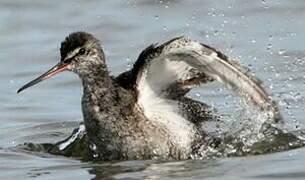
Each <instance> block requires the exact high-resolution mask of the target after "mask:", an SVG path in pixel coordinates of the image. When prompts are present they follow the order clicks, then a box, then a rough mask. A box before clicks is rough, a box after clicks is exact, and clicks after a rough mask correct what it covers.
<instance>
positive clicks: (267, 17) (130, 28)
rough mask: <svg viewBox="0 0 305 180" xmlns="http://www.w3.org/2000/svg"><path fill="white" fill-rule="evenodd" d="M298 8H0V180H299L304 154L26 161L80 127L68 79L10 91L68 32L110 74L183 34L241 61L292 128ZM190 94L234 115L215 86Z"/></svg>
mask: <svg viewBox="0 0 305 180" xmlns="http://www.w3.org/2000/svg"><path fill="white" fill-rule="evenodd" d="M304 19H305V2H303V1H300V0H290V1H285V0H260V1H250V0H224V1H213V0H188V1H186V0H185V1H183V0H126V1H110V0H105V1H98V0H90V1H80V0H78V1H74V0H71V1H60V0H53V1H34V0H28V1H22V0H15V1H10V0H1V1H0V59H1V63H0V92H1V95H0V102H1V103H0V122H1V123H0V179H28V178H29V179H31V178H36V179H37V178H38V179H63V178H64V177H65V178H66V177H71V178H74V179H91V178H96V179H99V178H109V179H112V178H113V179H124V178H130V179H143V178H147V179H154V178H162V179H165V178H167V179H176V178H182V179H184V178H191V177H192V178H197V179H202V178H205V179H278V178H281V179H292V178H294V179H297V178H299V179H304V178H305V171H304V166H303V163H304V160H305V150H304V149H297V150H293V151H287V152H282V153H276V154H269V155H262V156H252V157H239V158H225V159H214V160H202V161H199V160H190V161H180V162H167V163H161V162H153V161H126V162H107V163H98V164H96V163H86V162H81V161H79V160H77V159H72V158H66V157H61V156H52V155H48V154H44V153H29V152H24V151H20V150H16V149H14V148H13V147H15V146H17V145H18V144H23V143H24V142H35V143H41V142H56V141H58V140H61V139H63V138H65V137H67V136H68V135H69V134H70V132H71V131H72V129H73V128H75V127H76V126H77V125H78V123H79V122H80V121H82V114H81V109H80V98H81V94H82V88H81V85H80V81H79V80H78V78H77V76H76V75H74V74H72V73H62V74H60V75H58V76H56V77H54V78H52V80H49V81H47V82H43V83H41V84H39V85H37V86H35V87H33V88H31V89H29V90H26V91H24V92H23V93H22V94H18V95H17V94H16V90H17V89H18V88H19V87H21V86H22V85H23V84H24V83H25V82H27V81H29V80H31V79H33V78H34V77H36V76H37V75H39V74H41V73H42V72H44V71H45V70H47V69H48V68H49V67H51V66H52V65H54V64H55V63H56V62H58V61H59V59H60V56H59V47H60V42H61V41H62V40H63V39H64V38H65V36H67V35H68V34H69V33H71V32H73V31H87V32H90V33H92V34H94V35H95V36H96V37H97V38H98V39H100V40H101V43H102V46H103V48H104V50H105V54H106V57H107V61H108V66H109V69H110V71H111V74H112V75H118V74H119V73H121V72H123V71H125V70H127V69H129V68H131V66H132V64H133V62H134V61H135V60H136V58H137V56H138V54H139V53H140V52H141V50H143V49H144V48H145V47H147V46H148V45H150V44H151V43H156V42H164V41H167V40H169V39H171V38H173V37H175V36H181V35H185V36H189V37H191V38H192V39H195V40H198V41H201V42H203V43H205V44H208V45H211V46H213V47H215V48H217V49H219V50H220V51H222V52H223V53H225V54H226V55H228V56H229V57H231V58H233V59H238V60H240V62H241V64H243V65H245V66H247V67H249V68H250V69H251V70H252V71H253V72H254V73H255V74H256V76H258V77H259V78H260V79H261V80H263V82H264V85H265V87H266V88H267V89H268V92H269V93H270V94H271V96H272V98H273V99H274V100H276V101H277V102H278V104H279V106H280V109H281V112H282V113H283V117H284V119H285V121H286V122H287V123H288V124H289V125H291V126H293V127H294V128H296V129H298V128H302V124H305V119H304V108H305V106H304V103H305V91H304V87H305V73H304V72H305V66H304V63H305V33H304V30H305V26H304ZM190 96H194V97H197V98H199V99H201V100H202V101H205V102H209V104H210V105H212V106H215V107H217V109H219V110H220V111H223V112H234V108H235V106H234V105H232V104H231V103H230V99H231V96H232V95H231V94H230V93H229V91H226V90H224V89H222V88H221V87H218V86H216V85H215V86H214V85H212V86H209V87H207V88H201V89H197V90H195V91H193V92H191V94H190Z"/></svg>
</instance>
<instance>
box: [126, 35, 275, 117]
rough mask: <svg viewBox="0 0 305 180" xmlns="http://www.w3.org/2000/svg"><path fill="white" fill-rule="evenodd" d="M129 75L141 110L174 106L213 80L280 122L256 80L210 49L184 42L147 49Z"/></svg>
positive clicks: (193, 42) (187, 41)
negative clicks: (173, 104) (185, 96)
mask: <svg viewBox="0 0 305 180" xmlns="http://www.w3.org/2000/svg"><path fill="white" fill-rule="evenodd" d="M130 73H131V74H133V77H132V78H131V79H132V80H134V81H135V83H134V84H136V90H137V93H138V104H140V106H142V107H143V108H144V109H145V108H146V109H147V108H150V109H152V108H157V107H156V106H159V105H160V104H164V101H166V103H167V104H168V103H171V102H174V101H175V100H177V99H179V98H180V97H183V96H184V95H185V94H186V93H187V92H188V91H189V90H190V89H191V88H193V87H195V86H198V85H200V84H202V83H205V82H207V81H212V80H216V81H218V82H220V83H222V84H224V85H225V86H227V87H228V88H230V89H231V90H233V91H234V92H236V93H238V94H239V95H241V96H242V97H245V98H246V99H247V100H250V101H251V102H252V103H254V104H255V105H257V106H258V107H259V108H260V109H261V110H262V111H265V112H267V113H268V115H269V117H270V118H271V119H274V120H278V119H280V113H279V111H278V109H277V107H276V105H275V104H274V103H273V102H272V101H271V100H270V99H269V97H268V94H267V93H266V91H265V90H264V88H263V87H262V85H261V82H260V81H259V80H258V79H257V78H255V77H254V76H252V75H250V74H249V73H248V72H247V70H246V69H245V68H243V67H241V66H240V65H239V64H238V63H236V62H234V61H232V60H229V59H228V58H227V57H226V56H225V55H223V54H222V53H220V52H218V51H217V50H215V49H214V48H211V47H209V46H206V45H204V44H201V43H198V42H195V41H192V40H190V39H188V38H184V37H180V38H175V39H173V40H171V41H169V42H166V43H164V44H162V45H160V46H156V45H151V46H149V47H148V48H147V49H146V50H144V51H143V52H142V53H141V54H140V56H139V58H138V60H137V62H136V63H135V65H134V68H133V69H132V71H131V72H130ZM159 108H165V107H162V106H160V107H159ZM165 109H166V108H165Z"/></svg>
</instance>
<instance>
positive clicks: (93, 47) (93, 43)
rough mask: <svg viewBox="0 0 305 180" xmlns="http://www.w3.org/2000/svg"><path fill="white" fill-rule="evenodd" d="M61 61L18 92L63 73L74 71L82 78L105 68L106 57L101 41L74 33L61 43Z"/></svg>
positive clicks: (83, 34)
mask: <svg viewBox="0 0 305 180" xmlns="http://www.w3.org/2000/svg"><path fill="white" fill-rule="evenodd" d="M60 55H61V59H60V62H59V63H58V64H56V65H55V66H54V67H52V68H51V69H50V70H48V71H47V72H45V73H44V74H42V75H41V76H39V77H38V78H36V79H34V80H32V81H31V82H29V83H27V84H25V85H24V86H23V87H21V88H20V89H19V90H18V91H17V92H18V93H19V92H21V91H23V90H24V89H26V88H28V87H31V86H33V85H35V84H37V83H39V82H41V81H43V80H45V79H48V78H50V77H52V76H54V75H56V74H58V73H60V72H63V71H66V70H68V71H72V72H74V73H76V74H78V75H79V76H80V77H83V76H87V75H88V74H90V73H92V71H93V70H94V69H95V67H99V66H105V56H104V53H103V50H102V49H101V46H100V43H99V41H98V40H97V39H96V38H95V37H94V36H93V35H91V34H89V33H86V32H74V33H72V34H70V35H69V36H67V37H66V38H65V40H64V41H63V42H62V43H61V47H60Z"/></svg>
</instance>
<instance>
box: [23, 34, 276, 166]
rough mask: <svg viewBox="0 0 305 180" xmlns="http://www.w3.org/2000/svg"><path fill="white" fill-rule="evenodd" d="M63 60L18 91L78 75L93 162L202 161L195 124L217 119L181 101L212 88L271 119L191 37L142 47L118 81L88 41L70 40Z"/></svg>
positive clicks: (221, 61)
mask: <svg viewBox="0 0 305 180" xmlns="http://www.w3.org/2000/svg"><path fill="white" fill-rule="evenodd" d="M60 53H61V62H60V63H59V65H57V66H55V67H54V68H53V69H51V71H49V74H48V72H47V73H46V74H44V75H42V76H41V77H39V78H37V79H35V80H34V81H33V82H30V83H28V84H27V85H25V86H24V87H22V88H21V89H20V90H19V91H18V92H20V91H21V90H23V89H25V88H27V87H29V86H32V85H34V84H36V83H38V82H40V81H41V80H44V79H46V78H45V76H47V78H48V77H50V72H51V74H52V75H54V74H55V73H58V72H61V71H62V69H64V68H65V69H67V70H69V71H73V72H74V73H76V74H77V75H78V76H79V77H80V79H81V81H82V84H83V97H82V111H83V117H84V124H85V128H86V133H87V136H86V137H87V138H88V142H89V144H88V146H89V147H90V148H91V149H93V150H94V152H95V154H94V159H99V160H120V159H188V158H191V157H192V156H193V155H194V153H195V154H196V155H198V154H200V152H198V149H202V148H204V144H206V143H207V142H205V141H206V139H205V132H203V131H202V129H201V128H200V125H201V124H200V123H202V122H204V121H207V120H211V119H212V120H213V119H214V118H215V116H213V115H212V113H211V110H210V108H209V107H208V106H207V105H205V104H204V103H202V102H199V101H196V100H193V99H190V98H188V97H185V95H186V93H188V92H189V91H190V89H191V88H193V87H196V86H198V85H199V84H202V83H206V82H209V81H213V80H218V81H220V82H222V83H224V84H225V83H227V84H229V86H230V87H232V89H233V90H236V91H238V92H245V93H246V94H247V93H248V94H247V95H248V96H249V97H250V99H251V100H253V102H254V103H257V104H258V106H261V108H262V109H265V110H266V111H268V112H269V111H270V113H271V114H272V113H273V114H275V113H276V112H274V111H273V110H274V109H273V108H272V105H270V103H269V100H268V99H266V97H267V95H266V93H265V91H264V90H263V89H262V87H261V86H260V84H257V82H258V81H256V79H255V78H254V77H252V76H249V75H247V74H245V73H243V72H240V71H241V69H242V68H241V67H240V66H238V65H235V64H233V63H232V62H231V61H229V60H228V59H227V57H226V56H225V55H223V54H222V53H220V52H219V51H216V50H215V49H214V48H211V47H209V46H207V45H203V44H200V43H197V42H195V41H192V40H190V39H188V38H184V37H178V38H174V39H172V40H170V41H167V42H166V43H163V44H161V45H156V44H154V45H151V46H149V47H147V48H146V49H145V50H144V51H143V52H142V53H141V54H140V55H139V57H138V59H137V61H136V62H135V64H134V67H133V68H132V69H131V70H130V71H127V72H124V73H122V74H121V75H119V76H118V77H112V76H110V75H109V72H108V69H107V65H106V61H105V55H104V53H103V50H102V48H101V46H100V44H99V41H98V40H97V39H96V38H95V37H94V36H93V35H91V34H88V33H85V32H75V33H72V34H70V35H69V36H68V37H67V38H66V39H65V40H64V41H63V42H62V43H61V48H60ZM218 66H221V67H220V68H219V67H218ZM59 67H61V69H59ZM222 70H223V72H222ZM226 70H228V71H227V72H226ZM241 75H243V76H241ZM235 77H237V78H241V82H240V84H239V82H238V81H236V80H235V79H234V78H235ZM242 83H244V84H242ZM246 88H249V89H246ZM251 93H253V94H251ZM265 104H266V105H265ZM199 146H200V147H199ZM65 147H66V146H65Z"/></svg>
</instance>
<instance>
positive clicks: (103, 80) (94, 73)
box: [81, 65, 112, 96]
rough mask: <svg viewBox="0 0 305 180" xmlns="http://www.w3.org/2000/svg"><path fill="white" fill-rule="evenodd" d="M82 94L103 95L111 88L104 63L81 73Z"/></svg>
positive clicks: (110, 81) (110, 80)
mask: <svg viewBox="0 0 305 180" xmlns="http://www.w3.org/2000/svg"><path fill="white" fill-rule="evenodd" d="M81 79H82V83H83V87H84V95H86V94H88V95H90V94H95V95H99V96H103V95H104V94H105V93H107V92H108V91H109V90H110V89H111V88H112V79H111V78H110V75H109V73H108V70H107V67H106V65H100V66H96V67H94V68H91V70H90V72H88V73H86V74H85V75H81Z"/></svg>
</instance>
